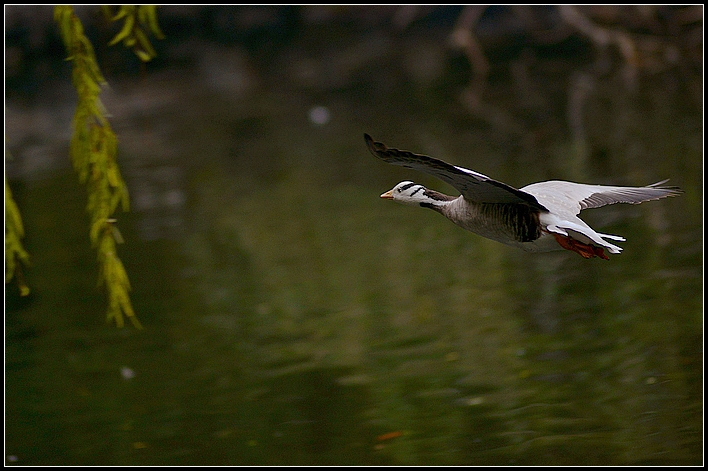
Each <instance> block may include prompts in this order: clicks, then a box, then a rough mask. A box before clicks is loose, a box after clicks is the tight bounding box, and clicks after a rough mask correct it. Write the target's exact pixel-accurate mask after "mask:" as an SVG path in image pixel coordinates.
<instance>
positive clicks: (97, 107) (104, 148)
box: [54, 6, 142, 328]
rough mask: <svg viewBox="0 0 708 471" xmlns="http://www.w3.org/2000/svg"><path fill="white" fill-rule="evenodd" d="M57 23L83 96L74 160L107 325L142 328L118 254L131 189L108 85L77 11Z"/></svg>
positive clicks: (68, 10) (61, 14)
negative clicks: (120, 220) (105, 97)
mask: <svg viewBox="0 0 708 471" xmlns="http://www.w3.org/2000/svg"><path fill="white" fill-rule="evenodd" d="M54 20H55V21H56V22H57V23H58V25H59V29H60V33H61V37H62V39H63V41H64V45H65V46H66V50H67V53H68V54H69V57H68V58H67V60H68V61H71V63H72V69H73V70H72V82H73V84H74V87H75V88H76V93H77V95H78V103H77V106H76V113H75V115H74V121H73V135H72V137H71V144H70V155H71V161H72V163H73V165H74V169H75V170H76V172H77V173H78V175H79V181H80V182H81V183H85V184H86V189H87V192H88V204H87V206H86V209H87V211H88V213H89V215H90V217H91V230H90V233H89V234H90V239H91V244H92V245H93V247H94V248H96V250H97V253H98V265H99V279H98V284H99V286H101V285H103V286H105V288H106V291H107V295H108V313H107V320H108V321H109V322H111V321H115V323H116V325H117V326H118V327H122V326H123V324H124V319H123V316H124V315H125V316H127V317H128V318H129V319H130V320H131V322H132V323H133V325H134V326H135V327H137V328H142V327H141V325H140V322H139V321H138V319H137V318H136V317H135V313H134V311H133V307H132V305H131V302H130V296H129V295H128V292H129V291H130V282H129V281H128V275H127V273H126V272H125V268H124V267H123V263H122V262H121V261H120V259H119V258H118V255H117V253H116V244H118V243H121V242H122V237H121V236H120V233H119V232H118V228H117V227H116V226H115V222H116V220H115V219H113V218H112V215H113V213H114V212H115V211H116V209H117V208H118V205H120V206H121V208H122V210H123V211H128V189H127V187H126V185H125V182H124V181H123V178H122V177H121V174H120V170H119V169H118V165H117V163H116V153H117V149H118V146H117V139H116V135H115V134H114V133H113V130H112V129H111V125H110V123H109V122H108V120H107V119H106V115H107V113H106V110H105V108H104V107H103V104H102V103H101V100H100V99H99V97H98V95H99V94H100V92H101V86H102V85H104V84H105V83H106V81H105V79H104V78H103V75H101V71H100V70H99V68H98V63H97V62H96V56H95V55H94V52H93V46H92V45H91V42H90V41H89V40H88V38H87V37H86V36H85V35H84V30H83V26H82V24H81V20H79V18H78V17H77V16H76V14H75V13H74V9H73V8H72V7H71V6H57V7H55V9H54Z"/></svg>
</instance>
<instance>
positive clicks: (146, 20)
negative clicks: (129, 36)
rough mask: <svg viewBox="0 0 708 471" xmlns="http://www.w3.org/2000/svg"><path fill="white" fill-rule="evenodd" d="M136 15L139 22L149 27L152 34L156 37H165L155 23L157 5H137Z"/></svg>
mask: <svg viewBox="0 0 708 471" xmlns="http://www.w3.org/2000/svg"><path fill="white" fill-rule="evenodd" d="M138 17H139V18H140V22H141V23H142V24H144V25H146V26H148V27H149V28H150V31H152V34H154V35H155V37H156V38H157V39H165V35H164V34H163V32H162V30H161V29H160V25H158V23H157V6H155V5H140V6H139V7H138Z"/></svg>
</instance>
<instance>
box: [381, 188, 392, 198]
mask: <svg viewBox="0 0 708 471" xmlns="http://www.w3.org/2000/svg"><path fill="white" fill-rule="evenodd" d="M381 198H383V199H385V200H392V199H393V190H388V191H387V192H386V193H384V194H383V195H381Z"/></svg>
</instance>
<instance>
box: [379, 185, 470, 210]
mask: <svg viewBox="0 0 708 471" xmlns="http://www.w3.org/2000/svg"><path fill="white" fill-rule="evenodd" d="M381 198H384V199H387V200H393V201H395V202H397V203H402V204H407V205H411V206H422V207H424V208H439V207H440V206H444V205H446V204H448V203H450V201H452V200H454V199H456V198H455V197H453V196H448V195H444V194H442V193H439V192H437V191H435V190H430V189H428V188H426V187H424V186H423V185H419V184H418V183H413V182H410V181H404V182H401V183H399V184H398V185H396V186H394V187H393V188H392V189H391V190H388V191H387V192H386V193H384V194H382V195H381Z"/></svg>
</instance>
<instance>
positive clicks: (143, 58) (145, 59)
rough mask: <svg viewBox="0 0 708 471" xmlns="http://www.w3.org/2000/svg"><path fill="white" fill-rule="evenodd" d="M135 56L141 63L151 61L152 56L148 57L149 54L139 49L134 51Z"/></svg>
mask: <svg viewBox="0 0 708 471" xmlns="http://www.w3.org/2000/svg"><path fill="white" fill-rule="evenodd" d="M135 55H136V56H138V58H139V59H140V60H141V61H143V62H150V61H151V60H152V56H150V54H148V53H147V52H145V51H142V50H140V49H136V50H135Z"/></svg>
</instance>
